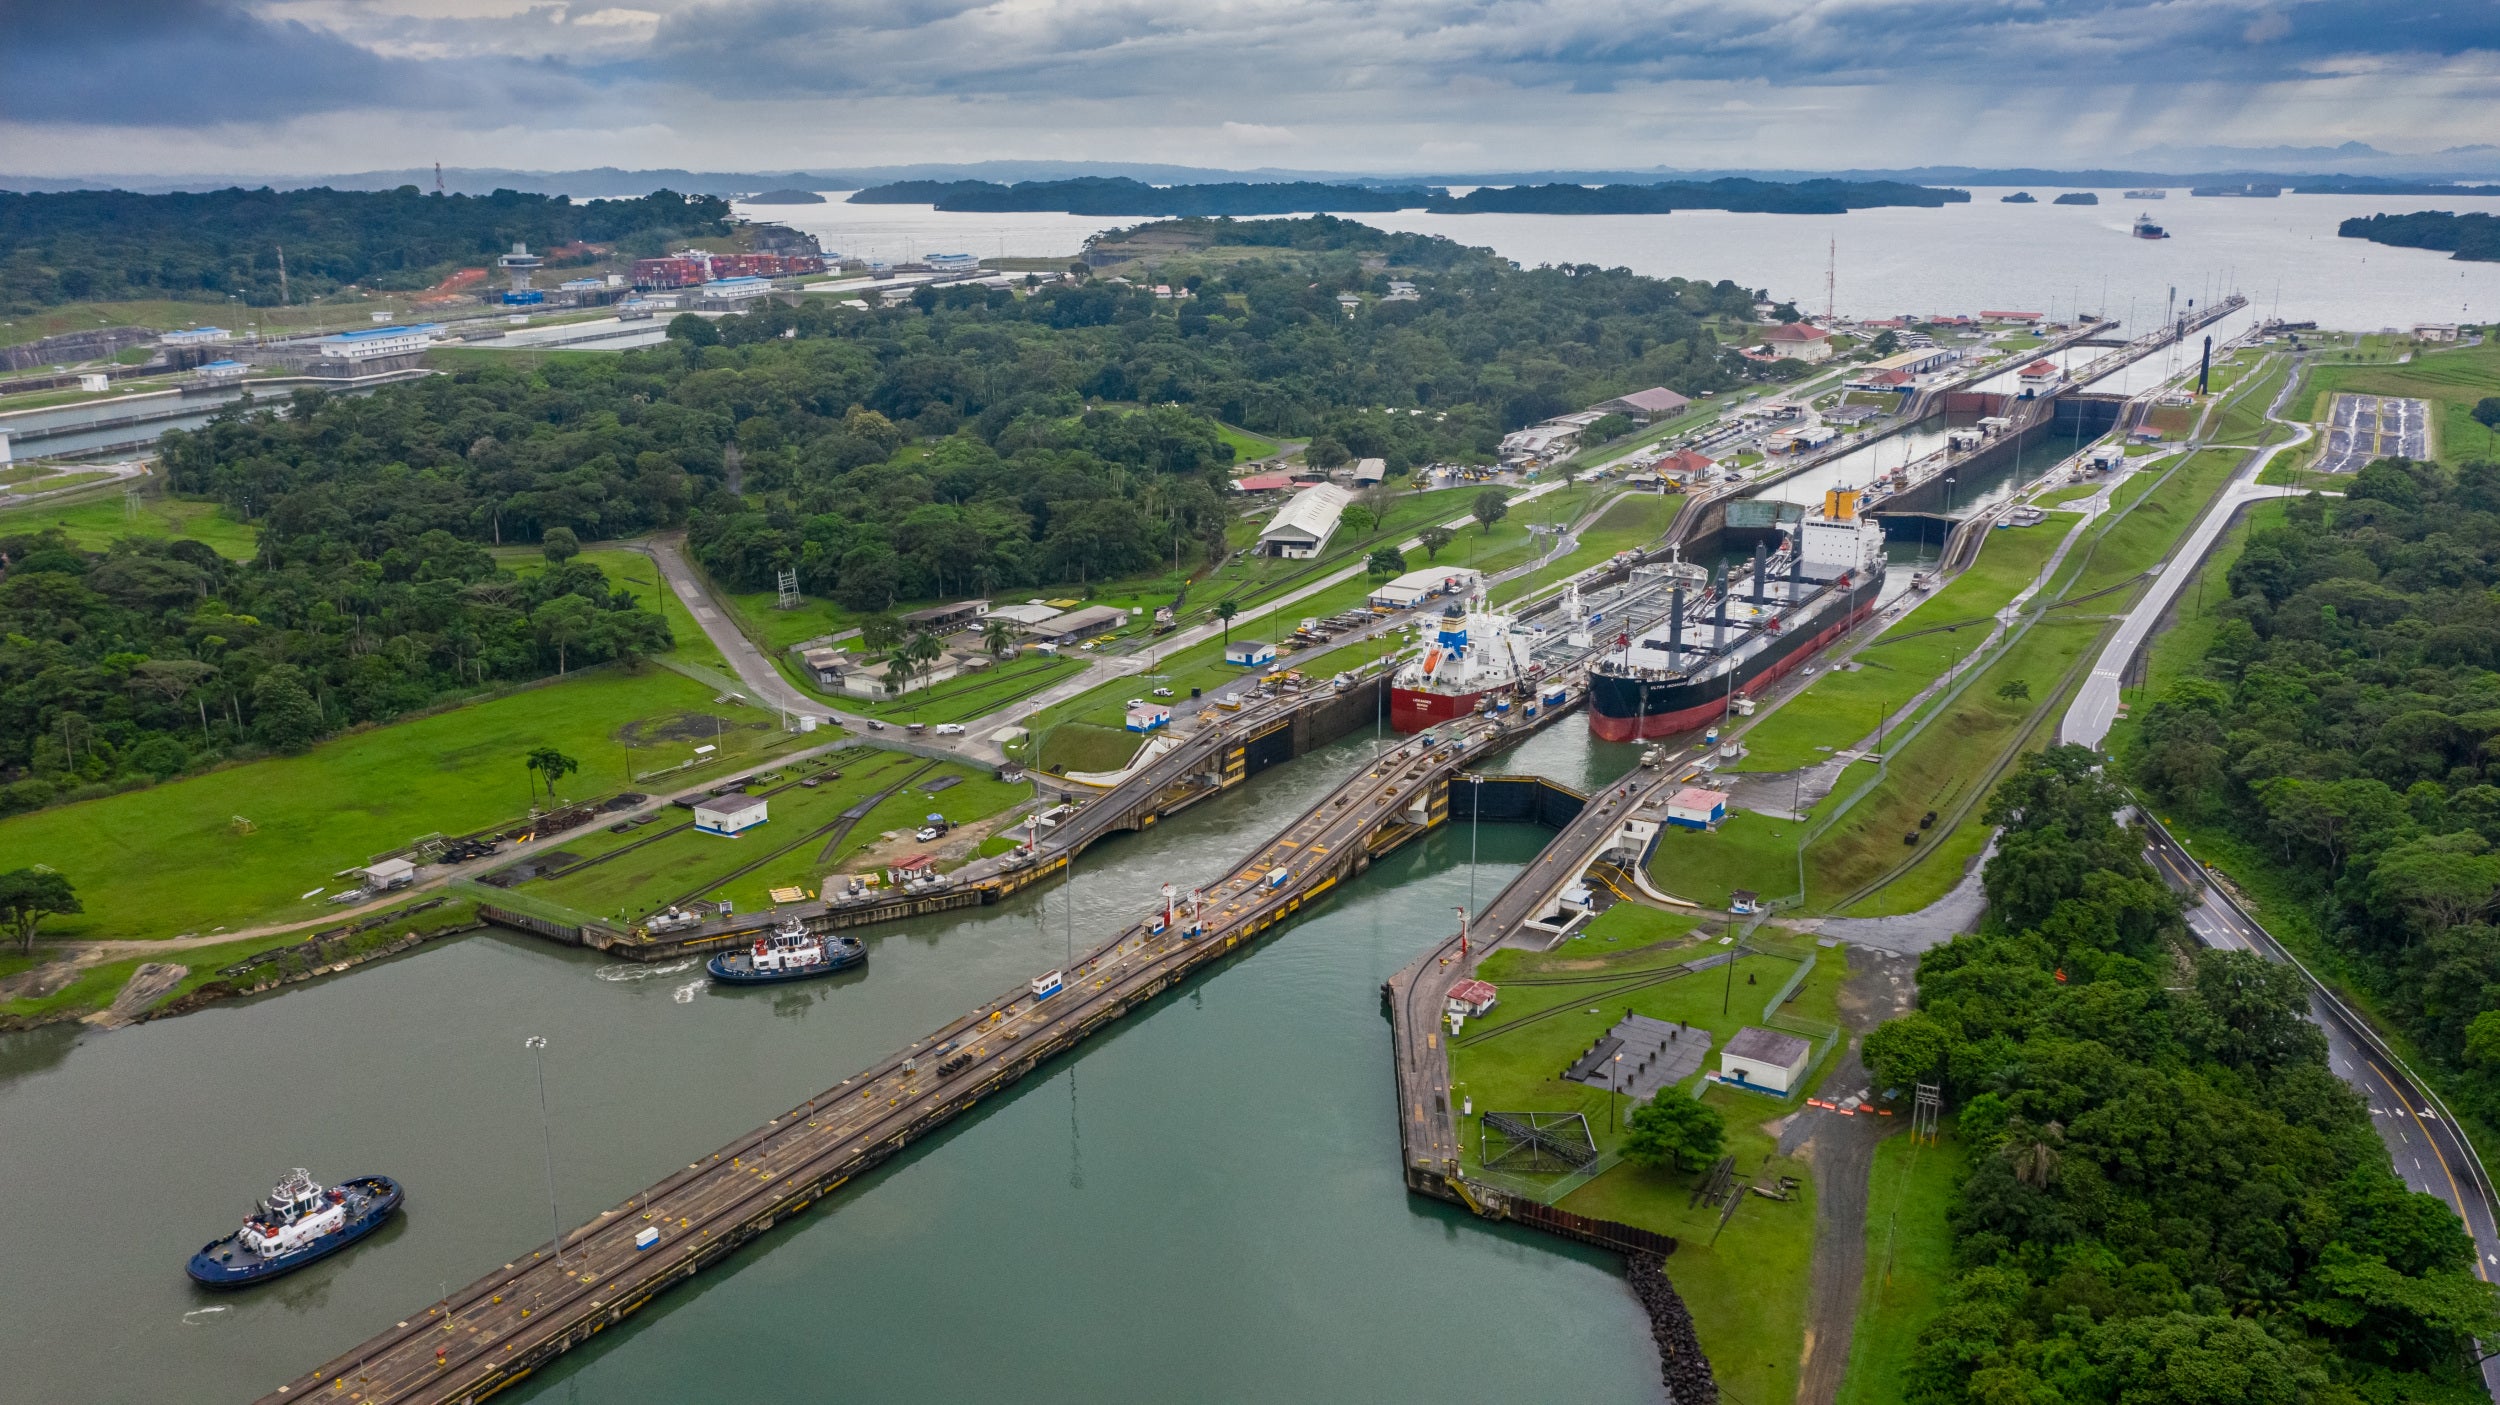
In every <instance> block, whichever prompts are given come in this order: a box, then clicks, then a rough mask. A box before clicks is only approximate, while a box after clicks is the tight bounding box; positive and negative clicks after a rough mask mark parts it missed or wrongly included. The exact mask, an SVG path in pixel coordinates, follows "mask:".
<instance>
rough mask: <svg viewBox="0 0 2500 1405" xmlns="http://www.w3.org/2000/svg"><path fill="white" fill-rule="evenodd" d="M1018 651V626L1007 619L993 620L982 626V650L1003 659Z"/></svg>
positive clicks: (995, 657) (993, 656)
mask: <svg viewBox="0 0 2500 1405" xmlns="http://www.w3.org/2000/svg"><path fill="white" fill-rule="evenodd" d="M1015 651H1016V627H1015V626H1014V625H1011V624H1009V623H1007V622H1006V621H1005V620H991V621H990V622H989V623H987V624H985V625H983V626H981V652H983V653H985V654H988V655H989V656H990V657H991V658H994V659H1003V658H1005V657H1007V656H1008V655H1009V654H1012V653H1014V652H1015Z"/></svg>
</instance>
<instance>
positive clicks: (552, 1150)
mask: <svg viewBox="0 0 2500 1405" xmlns="http://www.w3.org/2000/svg"><path fill="white" fill-rule="evenodd" d="M521 1047H522V1048H524V1049H527V1050H529V1051H530V1062H531V1063H532V1064H535V1065H536V1066H537V1068H538V1134H539V1136H540V1138H541V1139H542V1140H544V1142H545V1143H546V1147H547V1223H548V1226H549V1227H550V1228H551V1230H552V1231H553V1232H554V1235H555V1247H556V1262H557V1263H558V1264H559V1265H560V1264H562V1263H563V1262H564V1217H563V1216H562V1215H561V1214H558V1213H557V1211H556V1134H555V1129H554V1128H553V1127H552V1126H550V1125H549V1124H548V1121H547V1039H546V1036H544V1035H539V1034H533V1035H531V1036H530V1037H528V1038H527V1039H524V1040H522V1041H521Z"/></svg>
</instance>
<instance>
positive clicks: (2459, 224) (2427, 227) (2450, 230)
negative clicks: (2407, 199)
mask: <svg viewBox="0 0 2500 1405" xmlns="http://www.w3.org/2000/svg"><path fill="white" fill-rule="evenodd" d="M2335 232H2336V233H2337V234H2338V235H2341V236H2342V237H2344V238H2346V239H2367V240H2369V241H2370V242H2371V243H2373V244H2388V245H2392V246H2394V247H2396V248H2399V249H2437V250H2439V251H2441V252H2443V253H2446V254H2449V255H2451V256H2453V257H2456V258H2460V259H2468V260H2475V261H2483V262H2488V261H2491V260H2496V259H2500V220H2495V219H2493V218H2492V217H2491V216H2490V215H2489V214H2487V213H2485V212H2484V211H2481V210H2476V211H2473V212H2472V213H2470V214H2463V215H2460V214H2455V213H2452V212H2450V211H2447V210H2422V211H2418V212H2416V213H2414V214H2409V215H2367V216H2356V217H2354V218H2352V219H2348V220H2346V221H2344V222H2343V223H2342V224H2340V225H2337V226H2336V227H2335Z"/></svg>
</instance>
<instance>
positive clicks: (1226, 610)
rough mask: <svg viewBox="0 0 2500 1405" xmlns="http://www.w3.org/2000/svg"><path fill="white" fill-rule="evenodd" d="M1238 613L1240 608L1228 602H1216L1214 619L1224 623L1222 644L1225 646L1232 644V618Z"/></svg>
mask: <svg viewBox="0 0 2500 1405" xmlns="http://www.w3.org/2000/svg"><path fill="white" fill-rule="evenodd" d="M1240 613H1241V607H1240V606H1239V605H1236V604H1234V603H1233V602H1232V601H1230V600H1222V601H1218V602H1216V606H1215V617H1216V618H1217V619H1219V620H1222V621H1223V622H1224V642H1225V643H1226V644H1230V643H1232V642H1233V616H1235V615H1238V614H1240Z"/></svg>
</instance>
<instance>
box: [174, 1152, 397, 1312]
mask: <svg viewBox="0 0 2500 1405" xmlns="http://www.w3.org/2000/svg"><path fill="white" fill-rule="evenodd" d="M400 1199H401V1195H400V1189H399V1182H397V1181H395V1180H392V1179H391V1178H390V1177H388V1176H351V1177H349V1178H348V1179H346V1180H344V1181H341V1182H339V1183H338V1184H337V1185H335V1186H324V1185H322V1184H321V1183H320V1182H319V1181H316V1180H314V1179H313V1178H312V1172H310V1171H307V1170H305V1169H303V1168H302V1167H300V1166H299V1167H297V1168H296V1169H295V1170H294V1171H293V1172H292V1173H291V1174H289V1175H288V1176H287V1178H286V1179H285V1180H282V1181H280V1182H278V1184H277V1188H276V1189H274V1190H271V1191H270V1192H269V1193H268V1194H267V1195H264V1196H262V1197H261V1200H260V1203H259V1204H258V1205H255V1206H253V1207H252V1213H251V1214H249V1215H246V1216H244V1218H243V1228H242V1229H240V1230H238V1231H236V1232H235V1233H233V1234H229V1235H227V1236H226V1237H225V1238H223V1239H218V1240H212V1241H211V1242H209V1243H206V1244H203V1245H201V1246H200V1251H199V1252H198V1253H196V1254H193V1255H192V1256H191V1262H190V1264H189V1266H188V1267H189V1270H190V1274H191V1281H192V1282H194V1283H197V1284H199V1285H200V1286H201V1287H203V1288H240V1287H243V1286H245V1285H246V1284H251V1283H260V1282H264V1281H266V1280H268V1279H272V1278H275V1277H277V1276H278V1275H280V1274H282V1273H293V1272H294V1271H295V1270H297V1269H299V1268H302V1267H304V1266H305V1265H307V1264H311V1263H317V1262H319V1261H320V1260H322V1259H326V1258H328V1257H330V1256H331V1255H332V1254H335V1253H337V1252H338V1251H339V1250H341V1249H344V1248H346V1247H347V1246H348V1245H350V1244H353V1243H355V1242H356V1241H357V1240H359V1239H362V1238H364V1237H365V1236H366V1235H368V1234H371V1233H372V1232H374V1231H375V1230H377V1229H380V1228H381V1227H382V1222H383V1221H385V1220H387V1219H389V1218H390V1217H391V1215H392V1214H393V1213H394V1212H396V1211H397V1210H398V1209H399V1204H400Z"/></svg>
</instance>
